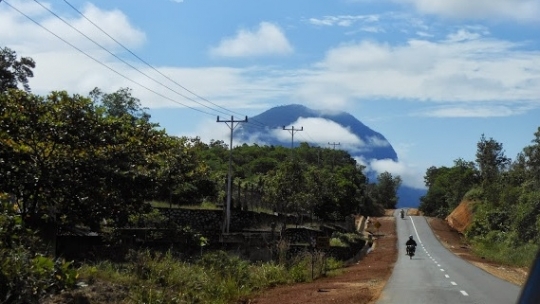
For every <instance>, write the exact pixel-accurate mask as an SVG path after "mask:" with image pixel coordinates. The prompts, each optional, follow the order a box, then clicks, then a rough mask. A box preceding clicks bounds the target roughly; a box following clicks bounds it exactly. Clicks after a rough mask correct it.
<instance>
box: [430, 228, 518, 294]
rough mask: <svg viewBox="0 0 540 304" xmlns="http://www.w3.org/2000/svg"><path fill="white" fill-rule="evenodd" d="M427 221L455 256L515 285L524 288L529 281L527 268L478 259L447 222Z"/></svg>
mask: <svg viewBox="0 0 540 304" xmlns="http://www.w3.org/2000/svg"><path fill="white" fill-rule="evenodd" d="M426 219H427V222H428V224H429V226H430V227H431V230H432V231H433V233H434V234H435V236H436V237H437V239H438V240H439V242H441V244H442V245H443V246H444V247H446V248H447V249H448V250H450V251H451V252H452V253H454V254H455V255H457V256H459V257H460V258H462V259H464V260H466V261H468V262H469V263H471V264H473V265H475V266H476V267H479V268H481V269H483V270H484V271H486V272H488V273H490V274H492V275H494V276H496V277H498V278H501V279H503V280H505V281H508V282H510V283H513V284H515V285H518V286H523V284H524V283H525V281H526V280H527V275H528V269H527V268H525V267H512V266H507V265H501V264H499V263H495V262H492V261H488V260H486V259H484V258H482V257H478V256H476V255H474V254H473V253H472V250H471V248H470V247H469V246H468V245H467V244H466V243H465V241H464V238H463V236H462V235H461V234H460V233H459V232H457V231H455V230H453V229H452V228H451V227H450V226H449V225H448V223H447V222H446V221H445V220H443V219H440V218H433V217H426Z"/></svg>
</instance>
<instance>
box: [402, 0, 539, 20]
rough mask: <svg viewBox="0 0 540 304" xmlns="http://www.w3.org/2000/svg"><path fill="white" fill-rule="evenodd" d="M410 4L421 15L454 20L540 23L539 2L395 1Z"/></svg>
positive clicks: (524, 0) (523, 0) (492, 0)
mask: <svg viewBox="0 0 540 304" xmlns="http://www.w3.org/2000/svg"><path fill="white" fill-rule="evenodd" d="M393 1H394V2H400V3H409V4H412V5H414V6H415V8H416V9H417V10H418V11H419V12H421V13H428V14H437V15H441V16H445V17H452V18H459V19H462V18H476V19H487V18H490V19H497V18H504V19H510V20H517V21H521V22H538V21H540V19H539V16H540V1H538V0H474V1H471V0H393Z"/></svg>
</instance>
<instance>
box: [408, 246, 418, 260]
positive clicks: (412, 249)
mask: <svg viewBox="0 0 540 304" xmlns="http://www.w3.org/2000/svg"><path fill="white" fill-rule="evenodd" d="M415 250H416V247H415V246H414V245H407V255H408V256H409V258H410V259H411V260H412V257H413V256H414V252H415Z"/></svg>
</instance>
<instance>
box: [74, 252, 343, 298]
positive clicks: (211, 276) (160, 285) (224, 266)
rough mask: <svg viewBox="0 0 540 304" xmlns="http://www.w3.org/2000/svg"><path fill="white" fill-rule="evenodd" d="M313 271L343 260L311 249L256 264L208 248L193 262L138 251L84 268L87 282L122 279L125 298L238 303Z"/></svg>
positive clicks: (305, 277)
mask: <svg viewBox="0 0 540 304" xmlns="http://www.w3.org/2000/svg"><path fill="white" fill-rule="evenodd" d="M312 261H313V262H314V264H313V275H314V277H318V276H321V275H324V274H325V273H326V271H327V270H332V269H336V268H339V267H343V263H342V262H339V261H336V260H334V259H332V258H325V259H324V260H323V255H322V254H321V253H318V252H317V253H315V254H314V256H312V255H311V254H310V253H305V254H303V255H300V256H297V257H294V258H292V259H289V260H288V261H287V263H286V264H279V263H273V262H270V263H262V264H258V265H254V264H250V263H248V262H246V261H244V260H242V259H240V258H238V257H235V256H232V255H229V254H227V253H225V252H214V253H207V254H205V255H203V256H202V257H201V259H199V260H197V261H195V262H193V263H188V262H184V261H180V260H177V259H175V258H174V257H173V256H172V255H171V254H170V253H166V254H153V253H151V252H149V251H143V252H132V253H131V254H130V256H129V262H128V263H126V264H112V263H110V262H102V263H99V264H97V265H94V266H85V267H83V268H81V277H82V278H83V279H85V280H86V281H88V282H90V281H94V282H95V281H97V280H104V281H107V282H110V283H111V284H115V285H116V284H122V285H124V286H126V287H127V289H128V292H127V294H126V298H125V299H124V302H125V303H234V302H237V301H239V300H241V299H244V298H246V297H247V296H248V295H249V294H251V293H253V292H255V291H258V290H262V289H265V288H269V287H273V286H277V285H281V284H290V283H295V282H306V281H310V280H311V279H312V270H311V266H312Z"/></svg>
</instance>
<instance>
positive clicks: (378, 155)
mask: <svg viewBox="0 0 540 304" xmlns="http://www.w3.org/2000/svg"><path fill="white" fill-rule="evenodd" d="M310 118H311V119H313V118H318V119H322V120H320V121H319V123H322V122H324V121H323V120H326V121H327V122H333V123H335V124H338V125H340V126H341V127H343V128H345V129H346V130H348V131H349V132H350V133H352V134H354V135H355V136H356V137H358V138H359V139H361V142H358V143H357V144H355V143H341V145H340V146H341V148H343V149H344V150H348V151H349V153H351V152H352V153H351V155H353V156H356V157H362V158H364V159H366V160H369V159H392V160H393V161H397V154H396V151H395V150H394V148H393V147H392V145H391V144H390V143H389V142H388V141H387V140H386V138H385V137H384V136H383V135H382V134H380V133H378V132H375V131H374V130H372V129H370V128H369V127H367V126H366V125H364V124H363V123H362V122H360V121H359V120H358V119H356V118H355V117H354V116H352V115H351V114H349V113H346V112H339V113H327V112H323V111H318V110H312V109H310V108H307V107H305V106H302V105H297V104H293V105H286V106H279V107H275V108H272V109H270V110H268V111H265V112H263V113H261V114H259V115H257V116H254V117H251V118H250V119H249V121H250V122H251V123H249V124H242V125H241V126H240V127H239V128H238V129H237V130H236V131H235V137H236V138H238V139H239V140H241V141H244V142H255V141H257V142H259V143H260V142H263V143H264V144H268V145H281V146H286V147H290V144H291V140H290V139H288V140H285V139H280V138H282V137H278V136H276V131H279V132H284V131H283V127H284V126H285V127H287V128H290V127H291V124H294V123H298V121H299V120H300V119H304V120H305V119H310ZM261 125H264V126H266V128H261V127H260V126H261ZM295 127H296V128H297V129H300V128H301V127H302V126H300V125H296V126H295ZM304 127H305V126H304ZM306 133H308V134H309V130H307V129H306ZM312 134H313V133H312ZM298 135H302V134H298ZM298 135H297V136H298ZM313 135H314V134H313ZM289 137H290V136H289ZM297 138H298V137H297ZM305 138H309V137H307V136H302V137H301V138H300V140H296V141H295V142H296V143H298V142H302V141H307V142H309V143H310V145H315V144H316V143H313V142H311V141H315V140H306V139H305ZM332 141H333V140H332ZM322 144H323V145H324V146H326V147H328V146H327V143H326V142H324V143H322Z"/></svg>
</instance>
